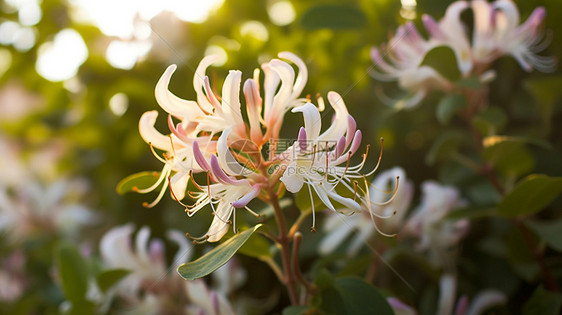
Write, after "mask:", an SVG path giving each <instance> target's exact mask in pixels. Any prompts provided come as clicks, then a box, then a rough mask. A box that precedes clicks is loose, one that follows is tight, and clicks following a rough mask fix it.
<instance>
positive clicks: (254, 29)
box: [240, 21, 269, 42]
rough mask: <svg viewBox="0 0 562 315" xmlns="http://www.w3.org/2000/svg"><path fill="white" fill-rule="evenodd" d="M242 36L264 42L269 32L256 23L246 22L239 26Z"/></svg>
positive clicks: (259, 23)
mask: <svg viewBox="0 0 562 315" xmlns="http://www.w3.org/2000/svg"><path fill="white" fill-rule="evenodd" d="M240 34H242V36H252V37H254V38H255V39H257V40H259V41H262V42H266V41H267V40H268V39H269V32H268V31H267V28H265V25H263V24H262V23H261V22H258V21H248V22H246V23H244V24H242V26H240Z"/></svg>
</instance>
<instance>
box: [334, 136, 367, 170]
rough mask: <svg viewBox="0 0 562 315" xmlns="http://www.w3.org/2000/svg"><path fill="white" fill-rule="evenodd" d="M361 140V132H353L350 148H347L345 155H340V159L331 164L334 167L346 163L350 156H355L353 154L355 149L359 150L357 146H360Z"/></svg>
mask: <svg viewBox="0 0 562 315" xmlns="http://www.w3.org/2000/svg"><path fill="white" fill-rule="evenodd" d="M362 138H363V134H362V133H361V130H357V131H355V135H354V136H353V141H352V142H351V147H350V148H349V150H348V151H347V153H345V154H342V155H341V156H340V157H338V158H337V159H336V160H335V161H334V162H333V164H334V165H340V164H342V163H344V162H346V161H347V160H348V159H349V157H350V156H353V155H354V154H355V152H357V149H359V146H360V145H361V140H362Z"/></svg>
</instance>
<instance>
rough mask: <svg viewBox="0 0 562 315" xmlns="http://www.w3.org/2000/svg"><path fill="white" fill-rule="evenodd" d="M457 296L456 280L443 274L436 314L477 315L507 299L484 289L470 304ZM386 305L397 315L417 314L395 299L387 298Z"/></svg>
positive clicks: (495, 292) (440, 280) (498, 292)
mask: <svg viewBox="0 0 562 315" xmlns="http://www.w3.org/2000/svg"><path fill="white" fill-rule="evenodd" d="M456 296H457V278H456V277H455V276H454V275H451V274H444V275H442V276H441V278H440V279H439V301H438V303H437V308H438V309H437V312H436V314H441V315H449V314H454V315H479V314H484V311H486V310H488V309H489V308H490V307H493V306H497V305H502V304H505V303H506V301H507V297H506V296H505V294H504V293H502V292H500V291H498V290H494V289H484V290H482V291H480V292H478V293H477V294H476V295H475V296H474V298H473V299H472V302H470V303H469V299H468V297H467V296H466V295H463V296H461V297H460V298H459V299H458V300H455V299H456ZM387 301H388V304H390V306H391V307H392V310H393V311H394V313H395V314H397V315H416V314H418V312H416V310H415V309H414V308H412V307H411V306H409V305H407V304H405V303H404V302H402V301H400V300H399V299H397V298H395V297H389V298H387Z"/></svg>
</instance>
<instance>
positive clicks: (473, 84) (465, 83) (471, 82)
mask: <svg viewBox="0 0 562 315" xmlns="http://www.w3.org/2000/svg"><path fill="white" fill-rule="evenodd" d="M455 85H456V86H458V87H464V88H469V89H471V90H478V89H479V88H480V87H481V84H480V78H478V77H477V76H474V77H468V78H466V79H460V80H458V81H457V82H455Z"/></svg>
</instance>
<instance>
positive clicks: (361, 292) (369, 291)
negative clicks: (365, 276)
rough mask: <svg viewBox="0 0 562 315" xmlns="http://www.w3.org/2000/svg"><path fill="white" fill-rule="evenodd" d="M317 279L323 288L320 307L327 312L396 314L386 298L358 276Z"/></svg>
mask: <svg viewBox="0 0 562 315" xmlns="http://www.w3.org/2000/svg"><path fill="white" fill-rule="evenodd" d="M324 278H327V275H326V273H323V276H322V277H321V278H320V279H319V280H317V284H318V286H319V287H320V288H321V289H322V290H321V292H320V295H321V305H320V308H321V309H322V310H323V311H324V312H326V313H327V314H389V315H391V314H394V312H393V311H392V309H391V308H390V305H388V302H387V301H386V299H385V298H384V297H383V296H382V295H381V294H380V293H379V292H378V291H377V289H375V288H374V287H373V286H372V285H370V284H368V283H367V282H365V281H364V280H362V279H360V278H356V277H342V278H336V279H333V280H332V281H328V280H327V279H324Z"/></svg>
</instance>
